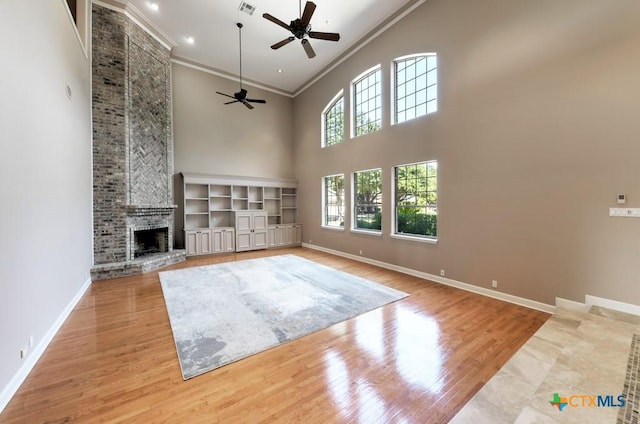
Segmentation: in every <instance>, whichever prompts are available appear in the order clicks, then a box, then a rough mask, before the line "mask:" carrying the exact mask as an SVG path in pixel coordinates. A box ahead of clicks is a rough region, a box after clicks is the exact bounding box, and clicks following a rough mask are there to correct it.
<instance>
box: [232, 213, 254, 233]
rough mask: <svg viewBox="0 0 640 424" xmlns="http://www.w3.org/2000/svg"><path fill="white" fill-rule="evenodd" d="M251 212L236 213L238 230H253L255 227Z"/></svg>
mask: <svg viewBox="0 0 640 424" xmlns="http://www.w3.org/2000/svg"><path fill="white" fill-rule="evenodd" d="M251 216H252V215H251V212H248V213H236V231H237V232H238V233H239V232H241V231H251V230H252V229H253V227H252V222H251Z"/></svg>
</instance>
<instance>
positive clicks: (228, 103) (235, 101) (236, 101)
mask: <svg viewBox="0 0 640 424" xmlns="http://www.w3.org/2000/svg"><path fill="white" fill-rule="evenodd" d="M238 102H239V100H233V101H230V102H227V103H223V104H224V105H230V104H231V103H238Z"/></svg>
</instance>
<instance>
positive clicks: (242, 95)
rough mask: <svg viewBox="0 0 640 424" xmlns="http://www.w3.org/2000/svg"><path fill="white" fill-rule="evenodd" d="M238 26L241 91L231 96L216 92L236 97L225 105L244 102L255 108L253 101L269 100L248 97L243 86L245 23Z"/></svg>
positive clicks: (263, 101)
mask: <svg viewBox="0 0 640 424" xmlns="http://www.w3.org/2000/svg"><path fill="white" fill-rule="evenodd" d="M236 26H237V27H238V39H239V44H240V91H238V92H237V93H233V96H230V95H229V94H225V93H221V92H219V91H216V93H218V94H221V95H223V96H226V97H230V98H232V99H234V100H232V101H230V102H226V103H225V105H230V104H231V103H242V104H243V105H245V106H246V107H248V108H249V109H253V105H252V104H251V103H267V101H266V100H262V99H248V98H247V90H245V89H244V88H242V26H243V25H242V24H241V23H240V22H238V23H237V24H236Z"/></svg>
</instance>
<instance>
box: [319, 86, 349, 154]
mask: <svg viewBox="0 0 640 424" xmlns="http://www.w3.org/2000/svg"><path fill="white" fill-rule="evenodd" d="M343 140H344V96H343V94H342V90H340V92H339V93H338V94H336V96H335V97H334V98H333V99H332V100H331V102H329V104H328V105H327V107H326V108H325V110H324V112H322V147H327V146H333V145H334V144H338V143H341V142H342V141H343Z"/></svg>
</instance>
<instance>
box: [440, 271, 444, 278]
mask: <svg viewBox="0 0 640 424" xmlns="http://www.w3.org/2000/svg"><path fill="white" fill-rule="evenodd" d="M440 275H441V276H442V277H444V269H441V270H440Z"/></svg>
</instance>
